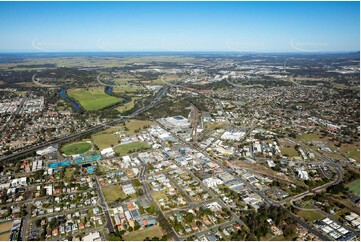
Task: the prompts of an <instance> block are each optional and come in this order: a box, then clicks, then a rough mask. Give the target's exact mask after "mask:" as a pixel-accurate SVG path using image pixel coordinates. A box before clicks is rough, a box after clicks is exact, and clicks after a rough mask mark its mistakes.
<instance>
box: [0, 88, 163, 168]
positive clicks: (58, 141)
mask: <svg viewBox="0 0 361 242" xmlns="http://www.w3.org/2000/svg"><path fill="white" fill-rule="evenodd" d="M168 90H169V86H163V87H162V88H161V89H160V90H159V91H158V93H157V94H156V95H155V96H154V99H153V100H152V101H151V102H150V104H148V105H147V106H145V107H142V108H139V109H137V110H136V111H134V112H133V113H132V114H130V115H128V116H123V117H120V118H118V119H115V120H112V121H109V122H108V123H106V124H100V125H97V126H95V127H92V128H90V129H87V130H85V131H83V132H79V133H75V134H71V135H68V136H65V137H62V138H59V139H54V140H51V141H47V142H43V143H40V144H36V145H33V146H31V147H27V148H22V149H20V150H19V151H17V152H14V153H13V154H10V155H6V156H2V157H0V162H3V161H10V160H14V159H17V158H21V157H24V156H26V155H29V154H31V153H32V152H34V151H36V150H39V149H42V148H45V147H48V146H50V145H53V144H62V143H66V142H68V141H71V140H75V139H79V138H81V137H83V136H86V135H89V134H92V133H96V132H99V131H101V130H103V129H105V128H107V127H108V126H113V125H116V124H117V123H119V122H121V121H123V120H125V119H129V118H133V117H135V116H137V115H139V114H141V113H143V112H145V111H147V110H149V109H151V108H153V107H154V106H155V105H156V104H157V103H158V102H159V101H160V99H161V98H162V97H163V96H164V95H165V94H166V93H167V92H168Z"/></svg>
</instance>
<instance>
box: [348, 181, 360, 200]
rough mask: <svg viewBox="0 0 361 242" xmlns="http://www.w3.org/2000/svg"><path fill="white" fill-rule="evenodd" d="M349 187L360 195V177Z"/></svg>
mask: <svg viewBox="0 0 361 242" xmlns="http://www.w3.org/2000/svg"><path fill="white" fill-rule="evenodd" d="M347 187H348V188H349V189H350V190H351V191H352V192H354V193H356V194H357V195H359V196H360V179H357V180H355V181H353V182H351V183H349V184H347Z"/></svg>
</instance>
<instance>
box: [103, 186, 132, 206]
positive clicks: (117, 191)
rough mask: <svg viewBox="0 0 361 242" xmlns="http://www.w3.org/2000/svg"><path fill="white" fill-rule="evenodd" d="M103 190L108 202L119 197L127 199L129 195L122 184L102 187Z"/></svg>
mask: <svg viewBox="0 0 361 242" xmlns="http://www.w3.org/2000/svg"><path fill="white" fill-rule="evenodd" d="M102 192H103V195H104V197H105V200H106V201H107V203H112V202H115V201H116V200H117V199H125V198H126V197H127V195H126V194H125V193H124V191H123V190H122V189H121V188H120V186H108V187H102Z"/></svg>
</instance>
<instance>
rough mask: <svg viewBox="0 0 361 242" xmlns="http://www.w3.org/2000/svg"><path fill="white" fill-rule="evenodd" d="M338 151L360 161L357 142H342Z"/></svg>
mask: <svg viewBox="0 0 361 242" xmlns="http://www.w3.org/2000/svg"><path fill="white" fill-rule="evenodd" d="M339 151H340V152H341V153H343V154H344V155H345V156H347V157H348V158H352V159H354V160H356V161H358V162H360V146H359V144H342V145H341V147H340V148H339Z"/></svg>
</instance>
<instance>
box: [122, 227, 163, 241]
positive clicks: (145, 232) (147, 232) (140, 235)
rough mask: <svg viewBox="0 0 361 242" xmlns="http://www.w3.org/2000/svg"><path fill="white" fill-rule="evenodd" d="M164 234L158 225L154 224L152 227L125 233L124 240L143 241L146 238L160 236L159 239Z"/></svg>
mask: <svg viewBox="0 0 361 242" xmlns="http://www.w3.org/2000/svg"><path fill="white" fill-rule="evenodd" d="M162 236H163V232H162V230H161V228H160V227H159V226H158V225H153V226H151V227H148V228H145V229H142V230H137V231H133V232H131V233H127V234H125V235H123V238H124V240H126V241H142V240H144V239H145V238H147V237H148V238H150V239H151V238H153V237H158V238H159V239H160V238H161V237H162Z"/></svg>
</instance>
